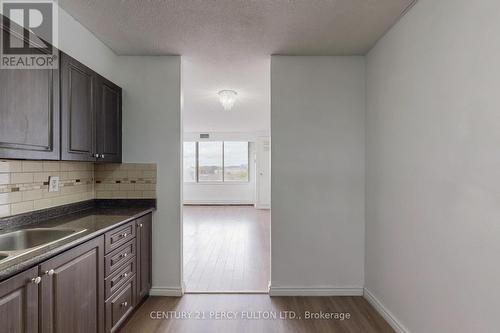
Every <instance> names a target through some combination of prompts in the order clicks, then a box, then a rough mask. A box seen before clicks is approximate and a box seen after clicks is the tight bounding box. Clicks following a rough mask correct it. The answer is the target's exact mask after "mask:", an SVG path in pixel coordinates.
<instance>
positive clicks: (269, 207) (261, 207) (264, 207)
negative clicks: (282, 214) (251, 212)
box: [255, 204, 271, 209]
mask: <svg viewBox="0 0 500 333" xmlns="http://www.w3.org/2000/svg"><path fill="white" fill-rule="evenodd" d="M255 208H257V209H271V205H260V204H255Z"/></svg>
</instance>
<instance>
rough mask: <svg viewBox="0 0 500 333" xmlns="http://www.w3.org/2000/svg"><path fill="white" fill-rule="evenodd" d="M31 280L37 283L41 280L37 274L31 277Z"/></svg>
mask: <svg viewBox="0 0 500 333" xmlns="http://www.w3.org/2000/svg"><path fill="white" fill-rule="evenodd" d="M31 282H33V283H34V284H39V283H40V282H42V278H41V277H39V276H37V277H34V278H32V279H31Z"/></svg>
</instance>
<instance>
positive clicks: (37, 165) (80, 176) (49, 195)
mask: <svg viewBox="0 0 500 333" xmlns="http://www.w3.org/2000/svg"><path fill="white" fill-rule="evenodd" d="M51 176H56V177H59V179H60V181H59V191H58V192H49V191H48V188H49V186H48V184H49V183H48V181H49V177H51ZM94 197H95V194H94V164H93V163H80V162H47V161H16V160H0V217H4V216H10V215H16V214H21V213H27V212H31V211H34V210H39V209H44V208H50V207H55V206H60V205H65V204H70V203H75V202H80V201H84V200H90V199H93V198H94Z"/></svg>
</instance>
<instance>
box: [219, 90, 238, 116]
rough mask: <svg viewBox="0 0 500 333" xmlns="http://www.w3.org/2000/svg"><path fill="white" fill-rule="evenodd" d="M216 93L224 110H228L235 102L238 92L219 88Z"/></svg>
mask: <svg viewBox="0 0 500 333" xmlns="http://www.w3.org/2000/svg"><path fill="white" fill-rule="evenodd" d="M217 94H218V95H219V101H220V103H221V104H222V107H223V108H224V110H226V111H230V110H231V109H232V108H233V106H234V103H235V102H236V96H238V93H237V92H236V91H234V90H221V91H219V92H218V93H217Z"/></svg>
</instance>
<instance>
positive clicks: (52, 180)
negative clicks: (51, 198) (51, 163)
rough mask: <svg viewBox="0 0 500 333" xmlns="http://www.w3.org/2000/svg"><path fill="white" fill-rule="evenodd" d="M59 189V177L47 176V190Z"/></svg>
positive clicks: (55, 190)
mask: <svg viewBox="0 0 500 333" xmlns="http://www.w3.org/2000/svg"><path fill="white" fill-rule="evenodd" d="M58 191H59V177H52V176H51V177H49V192H58Z"/></svg>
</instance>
